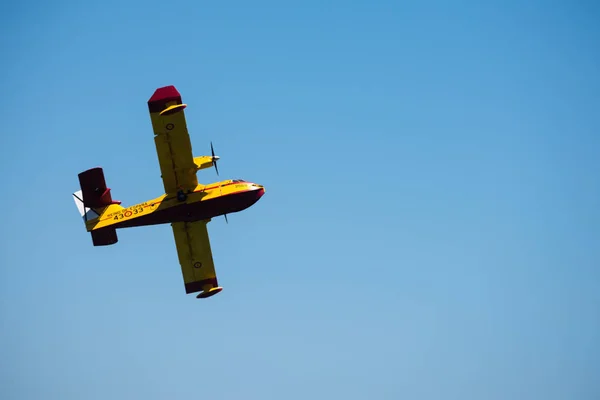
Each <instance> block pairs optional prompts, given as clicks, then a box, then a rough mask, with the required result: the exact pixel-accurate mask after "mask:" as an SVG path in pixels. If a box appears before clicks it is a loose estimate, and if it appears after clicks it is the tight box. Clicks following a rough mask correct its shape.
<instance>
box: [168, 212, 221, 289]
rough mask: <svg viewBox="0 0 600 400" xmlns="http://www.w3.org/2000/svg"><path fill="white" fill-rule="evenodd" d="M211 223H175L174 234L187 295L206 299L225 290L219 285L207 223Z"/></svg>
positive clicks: (206, 221)
mask: <svg viewBox="0 0 600 400" xmlns="http://www.w3.org/2000/svg"><path fill="white" fill-rule="evenodd" d="M209 221H210V220H204V221H196V222H174V223H172V224H171V226H172V227H173V234H174V235H175V245H176V246H177V254H178V256H179V263H180V264H181V272H182V274H183V281H184V283H185V292H186V293H187V294H189V293H194V292H202V293H200V294H199V295H198V296H197V297H199V298H205V297H209V296H212V295H214V294H217V293H219V292H220V291H221V290H222V288H221V287H219V285H218V282H217V275H216V272H215V264H214V263H213V258H212V251H211V248H210V240H209V238H208V230H207V229H206V224H207V223H208V222H209Z"/></svg>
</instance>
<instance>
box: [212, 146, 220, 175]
mask: <svg viewBox="0 0 600 400" xmlns="http://www.w3.org/2000/svg"><path fill="white" fill-rule="evenodd" d="M210 154H211V157H212V163H213V165H214V166H215V171H217V176H219V168H218V167H217V160H218V159H219V157H215V149H214V147H213V143H212V140H211V142H210Z"/></svg>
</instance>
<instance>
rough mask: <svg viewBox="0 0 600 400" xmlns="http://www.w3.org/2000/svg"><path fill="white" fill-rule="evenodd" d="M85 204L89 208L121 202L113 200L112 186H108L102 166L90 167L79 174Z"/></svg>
mask: <svg viewBox="0 0 600 400" xmlns="http://www.w3.org/2000/svg"><path fill="white" fill-rule="evenodd" d="M79 185H80V186H81V192H82V200H83V204H84V205H85V206H86V207H89V208H101V207H106V206H109V205H111V204H121V202H120V201H113V199H112V196H111V194H110V188H107V187H106V181H105V180H104V172H103V171H102V168H100V167H96V168H92V169H88V170H87V171H84V172H82V173H80V174H79Z"/></svg>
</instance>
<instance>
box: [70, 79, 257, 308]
mask: <svg viewBox="0 0 600 400" xmlns="http://www.w3.org/2000/svg"><path fill="white" fill-rule="evenodd" d="M186 107H187V105H186V104H183V103H182V101H181V94H180V93H179V91H178V90H177V89H176V88H175V86H165V87H161V88H158V89H156V91H155V92H154V94H153V95H152V97H150V99H149V100H148V110H149V112H150V120H151V122H152V128H153V131H154V135H155V136H154V142H155V145H156V153H157V156H158V162H159V165H160V170H161V174H162V181H163V186H164V194H162V195H161V196H158V197H156V198H154V199H150V200H148V201H145V202H143V203H139V204H135V205H133V206H129V207H123V206H121V202H120V201H118V200H113V198H112V194H111V189H110V188H108V187H107V185H106V181H105V178H104V172H103V170H102V168H101V167H94V168H91V169H88V170H86V171H83V172H81V173H80V174H79V175H78V177H79V185H80V190H79V191H77V192H75V193H73V198H74V200H75V204H76V206H77V208H78V210H79V213H80V215H81V217H82V218H83V220H84V223H85V227H86V230H87V231H88V232H90V234H91V236H92V243H93V245H94V246H108V245H112V244H115V243H117V242H118V237H117V229H121V228H130V227H137V226H149V225H157V224H171V227H172V229H173V235H174V238H175V245H176V248H177V255H178V258H179V264H180V266H181V272H182V275H183V281H184V287H185V291H186V294H190V293H198V295H197V296H196V297H197V298H199V299H202V298H208V297H211V296H214V295H215V294H217V293H220V292H221V291H222V290H223V288H222V287H221V286H219V284H218V281H217V276H216V271H215V265H214V262H213V256H212V250H211V246H210V240H209V235H208V230H207V224H208V223H209V222H210V221H211V219H212V218H214V217H217V216H221V215H223V216H225V217H227V214H231V213H235V212H240V211H243V210H245V209H247V208H249V207H251V206H252V205H254V204H255V203H256V202H257V201H258V200H259V199H260V198H261V197H262V196H263V195H264V194H265V188H264V186H263V185H260V184H257V183H253V182H247V181H245V180H243V179H228V180H224V181H220V182H215V183H212V184H206V185H205V184H201V183H199V182H198V179H197V176H196V173H197V172H198V171H200V170H202V169H206V168H210V167H215V170H216V171H217V174H218V169H217V160H219V157H218V156H216V155H215V154H214V149H213V148H212V143H211V155H209V156H199V157H194V156H193V154H192V146H191V142H190V137H189V133H188V130H187V124H186V120H185V115H184V113H183V110H184V109H185V108H186Z"/></svg>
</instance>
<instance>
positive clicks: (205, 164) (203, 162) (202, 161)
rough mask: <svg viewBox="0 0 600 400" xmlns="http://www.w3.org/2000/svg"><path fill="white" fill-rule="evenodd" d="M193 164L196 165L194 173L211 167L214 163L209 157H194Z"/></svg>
mask: <svg viewBox="0 0 600 400" xmlns="http://www.w3.org/2000/svg"><path fill="white" fill-rule="evenodd" d="M194 164H196V171H200V170H201V169H206V168H210V167H212V166H213V164H214V163H213V158H212V157H211V156H200V157H194Z"/></svg>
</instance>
